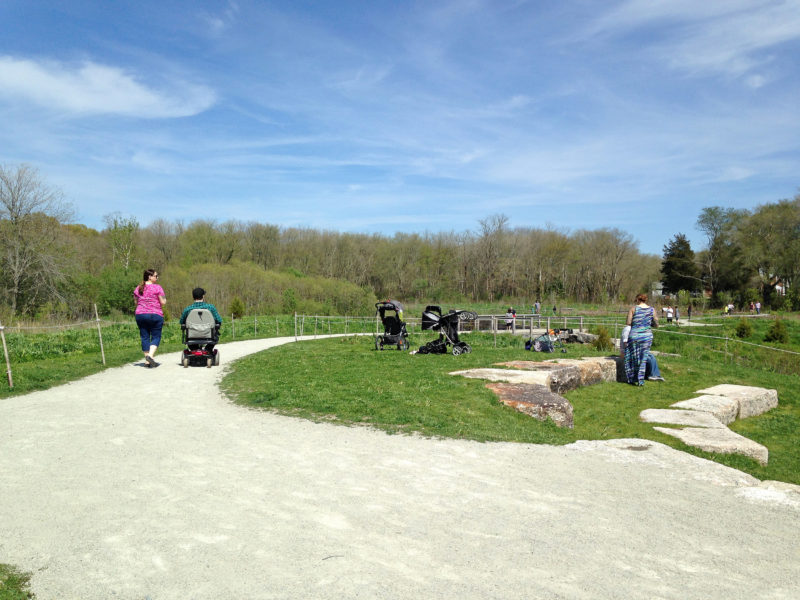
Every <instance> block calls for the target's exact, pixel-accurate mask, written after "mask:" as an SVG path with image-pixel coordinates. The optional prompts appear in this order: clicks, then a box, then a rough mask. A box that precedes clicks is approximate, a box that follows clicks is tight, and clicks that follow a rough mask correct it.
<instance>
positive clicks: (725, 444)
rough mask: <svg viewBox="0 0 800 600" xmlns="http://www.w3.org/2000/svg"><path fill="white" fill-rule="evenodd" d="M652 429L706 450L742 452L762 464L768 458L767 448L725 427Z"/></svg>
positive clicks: (765, 462)
mask: <svg viewBox="0 0 800 600" xmlns="http://www.w3.org/2000/svg"><path fill="white" fill-rule="evenodd" d="M653 429H655V430H656V431H660V432H661V433H665V434H666V435H670V436H672V437H675V438H678V439H679V440H681V441H682V442H683V443H684V444H686V445H687V446H692V447H694V448H700V449H701V450H705V451H706V452H716V453H718V454H742V455H744V456H748V457H750V458H752V459H754V460H756V461H758V462H759V463H760V464H762V465H766V464H767V461H768V460H769V450H767V448H766V447H765V446H762V445H761V444H759V443H758V442H754V441H753V440H750V439H747V438H746V437H744V436H741V435H739V434H738V433H734V432H733V431H731V430H730V429H728V428H727V427H723V428H721V429H710V428H709V429H706V428H700V427H684V428H683V429H669V428H667V427H653Z"/></svg>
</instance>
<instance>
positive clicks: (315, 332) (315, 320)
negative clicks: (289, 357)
mask: <svg viewBox="0 0 800 600" xmlns="http://www.w3.org/2000/svg"><path fill="white" fill-rule="evenodd" d="M314 339H317V317H316V315H315V316H314Z"/></svg>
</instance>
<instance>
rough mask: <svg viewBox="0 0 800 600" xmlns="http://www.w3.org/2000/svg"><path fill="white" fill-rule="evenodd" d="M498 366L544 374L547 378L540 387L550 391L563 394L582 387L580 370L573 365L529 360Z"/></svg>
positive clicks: (513, 361) (514, 361)
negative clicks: (545, 387) (544, 386)
mask: <svg viewBox="0 0 800 600" xmlns="http://www.w3.org/2000/svg"><path fill="white" fill-rule="evenodd" d="M497 364H498V365H500V366H507V367H512V368H514V369H520V370H523V371H536V372H539V373H546V374H547V377H546V378H545V379H544V380H543V383H542V384H541V385H546V386H547V387H548V388H549V389H550V391H552V392H555V393H556V394H563V393H565V392H568V391H570V390H574V389H577V388H579V387H581V385H584V383H583V377H582V375H581V370H580V369H579V368H578V367H577V366H574V365H564V364H561V363H554V362H549V361H548V362H537V361H531V360H512V361H509V362H504V363H497Z"/></svg>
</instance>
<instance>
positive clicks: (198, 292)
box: [192, 287, 206, 300]
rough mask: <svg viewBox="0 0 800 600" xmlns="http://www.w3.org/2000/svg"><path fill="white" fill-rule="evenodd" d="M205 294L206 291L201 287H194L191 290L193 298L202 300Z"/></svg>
mask: <svg viewBox="0 0 800 600" xmlns="http://www.w3.org/2000/svg"><path fill="white" fill-rule="evenodd" d="M205 295H206V291H205V290H204V289H203V288H201V287H196V288H194V289H193V290H192V298H194V299H195V300H202V299H203V297H204V296H205Z"/></svg>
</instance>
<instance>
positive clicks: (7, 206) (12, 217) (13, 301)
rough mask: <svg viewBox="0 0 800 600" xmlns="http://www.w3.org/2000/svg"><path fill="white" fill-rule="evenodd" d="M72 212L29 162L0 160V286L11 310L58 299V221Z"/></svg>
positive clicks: (60, 255) (21, 310) (60, 270)
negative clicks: (13, 164)
mask: <svg viewBox="0 0 800 600" xmlns="http://www.w3.org/2000/svg"><path fill="white" fill-rule="evenodd" d="M71 214H72V211H71V209H70V207H69V205H67V204H66V203H65V202H64V201H63V199H62V195H61V192H60V191H58V190H56V189H54V188H51V187H50V186H48V185H47V184H46V183H45V182H44V181H43V180H42V179H41V177H40V176H39V173H38V171H37V170H36V169H34V168H33V167H31V166H29V165H20V166H18V167H16V168H13V167H6V166H3V165H0V233H2V235H0V266H2V274H1V275H0V277H2V280H3V283H4V285H2V286H0V289H1V290H2V292H0V293H2V294H3V296H5V298H4V300H6V301H7V303H8V305H9V306H10V308H11V314H12V316H13V315H16V314H17V313H25V312H27V311H29V310H31V309H33V308H35V307H36V306H37V305H38V304H41V303H42V302H45V301H47V300H49V299H53V298H60V294H59V290H58V285H59V283H61V282H62V281H63V279H64V273H63V268H62V259H63V257H64V252H63V251H62V248H61V244H60V240H61V235H60V234H61V231H60V227H61V224H62V223H64V222H65V221H66V220H67V219H68V218H69V217H70V216H71Z"/></svg>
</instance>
